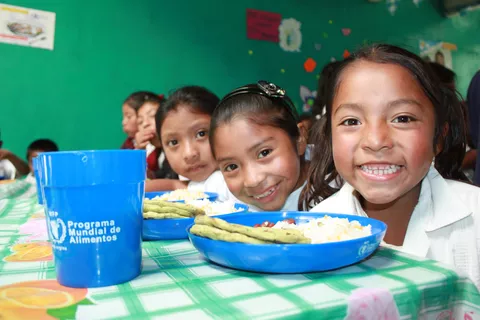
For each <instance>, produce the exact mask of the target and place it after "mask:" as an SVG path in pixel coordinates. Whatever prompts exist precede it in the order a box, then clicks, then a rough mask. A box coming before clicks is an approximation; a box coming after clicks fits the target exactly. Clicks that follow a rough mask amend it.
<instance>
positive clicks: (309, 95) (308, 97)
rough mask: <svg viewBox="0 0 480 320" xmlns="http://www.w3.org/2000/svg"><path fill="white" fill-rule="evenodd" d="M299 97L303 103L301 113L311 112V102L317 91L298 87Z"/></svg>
mask: <svg viewBox="0 0 480 320" xmlns="http://www.w3.org/2000/svg"><path fill="white" fill-rule="evenodd" d="M300 97H301V98H302V102H303V106H302V111H303V112H311V111H312V106H313V102H314V101H315V98H316V97H317V91H310V89H308V87H306V86H300Z"/></svg>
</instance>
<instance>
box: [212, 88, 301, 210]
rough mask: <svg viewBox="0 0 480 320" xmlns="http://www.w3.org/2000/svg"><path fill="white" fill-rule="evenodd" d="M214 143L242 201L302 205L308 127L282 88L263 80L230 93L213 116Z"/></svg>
mask: <svg viewBox="0 0 480 320" xmlns="http://www.w3.org/2000/svg"><path fill="white" fill-rule="evenodd" d="M210 145H211V146H212V152H213V154H214V156H215V159H216V160H217V162H218V165H219V167H220V170H221V171H222V173H223V176H224V178H225V182H226V183H227V185H228V188H229V189H230V192H232V193H233V195H234V196H235V197H236V198H237V199H239V200H240V201H243V202H245V203H246V204H248V205H250V206H253V207H254V208H255V207H256V208H255V209H257V208H258V209H261V210H265V211H276V210H298V208H299V207H302V206H303V205H299V201H298V199H299V195H300V192H301V191H302V188H303V186H304V185H305V181H306V177H307V169H308V165H307V163H306V161H305V159H304V153H305V149H306V130H305V128H304V125H303V124H302V123H301V122H300V119H299V116H298V114H297V111H296V109H295V106H294V105H293V103H292V101H291V100H290V99H289V98H288V97H287V96H286V95H285V91H284V90H283V89H281V88H280V87H278V86H276V85H274V84H273V83H268V82H265V81H260V82H259V83H258V84H250V85H247V86H244V87H241V88H238V89H236V90H234V91H232V92H231V93H229V94H228V95H226V96H225V97H224V98H223V99H222V101H220V103H219V104H218V106H217V108H216V109H215V112H214V113H213V116H212V123H211V126H210Z"/></svg>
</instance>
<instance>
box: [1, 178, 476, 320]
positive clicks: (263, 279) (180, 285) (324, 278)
mask: <svg viewBox="0 0 480 320" xmlns="http://www.w3.org/2000/svg"><path fill="white" fill-rule="evenodd" d="M34 188H35V186H31V185H28V184H26V183H25V182H24V181H23V182H22V181H18V182H14V183H11V184H5V185H0V259H2V260H1V261H0V318H2V316H3V317H4V318H6V319H74V318H76V319H195V320H197V319H198V320H200V319H253V318H255V319H279V318H286V319H288V318H291V319H299V318H315V319H349V320H359V319H467V320H469V319H480V294H479V292H478V290H477V288H476V287H475V286H474V285H473V283H472V282H471V281H470V280H469V279H468V278H466V277H464V276H462V275H460V274H458V273H456V272H455V271H454V270H453V269H451V268H450V267H448V266H445V265H442V264H440V263H438V262H435V261H431V260H423V259H419V258H415V257H412V256H409V255H406V254H403V253H400V252H398V251H395V250H392V249H388V248H380V249H379V250H378V251H377V252H376V253H375V254H374V255H373V256H372V257H371V258H370V259H368V260H366V261H363V262H362V263H360V264H356V265H353V266H350V267H347V268H343V269H340V270H336V271H330V272H324V273H311V274H298V275H266V274H258V273H250V272H243V271H238V270H232V269H227V268H223V267H220V266H217V265H213V264H210V263H208V262H207V261H205V260H204V259H203V258H202V256H201V255H200V254H199V253H198V252H197V251H196V250H195V249H194V248H193V247H192V246H191V244H190V243H189V242H188V241H186V240H180V241H158V242H144V243H143V271H142V274H141V275H140V276H139V277H138V278H137V279H135V280H133V281H130V282H128V283H125V284H121V285H118V286H111V287H104V288H92V289H72V288H66V287H63V286H61V285H59V284H58V283H57V282H56V281H55V270H54V263H53V261H52V259H53V258H52V251H51V246H50V243H49V242H48V237H47V233H46V226H45V221H44V214H43V209H42V207H40V206H38V205H37V204H36V195H35V189H34ZM119 254H121V253H119ZM312 259H315V257H312Z"/></svg>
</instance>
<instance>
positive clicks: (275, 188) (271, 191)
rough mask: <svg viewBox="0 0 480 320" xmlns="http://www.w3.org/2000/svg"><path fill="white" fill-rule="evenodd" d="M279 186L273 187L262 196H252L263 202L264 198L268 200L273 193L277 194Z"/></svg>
mask: <svg viewBox="0 0 480 320" xmlns="http://www.w3.org/2000/svg"><path fill="white" fill-rule="evenodd" d="M277 186H278V184H276V185H274V186H273V187H271V188H270V189H268V190H267V191H265V192H264V193H262V194H259V195H256V196H252V197H253V198H254V199H255V200H261V199H263V198H266V197H268V196H269V195H271V194H272V193H274V192H275V190H277Z"/></svg>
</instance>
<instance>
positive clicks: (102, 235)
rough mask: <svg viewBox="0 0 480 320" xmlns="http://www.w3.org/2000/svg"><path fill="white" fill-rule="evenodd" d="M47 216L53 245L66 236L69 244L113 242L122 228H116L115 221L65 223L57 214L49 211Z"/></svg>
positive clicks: (58, 243) (59, 242)
mask: <svg viewBox="0 0 480 320" xmlns="http://www.w3.org/2000/svg"><path fill="white" fill-rule="evenodd" d="M49 216H50V224H49V226H48V227H49V232H50V234H51V238H52V241H53V243H54V245H55V244H57V245H60V244H62V243H63V242H64V241H65V238H66V237H67V236H68V237H69V239H68V240H67V242H68V243H69V244H90V243H108V242H115V241H117V240H118V235H119V234H120V233H121V232H122V228H120V227H118V226H117V223H116V221H115V220H103V221H87V222H77V221H72V220H67V221H66V223H65V222H64V221H63V220H62V219H60V218H58V213H57V212H54V211H50V212H49ZM57 249H58V246H57ZM65 250H66V248H65Z"/></svg>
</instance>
